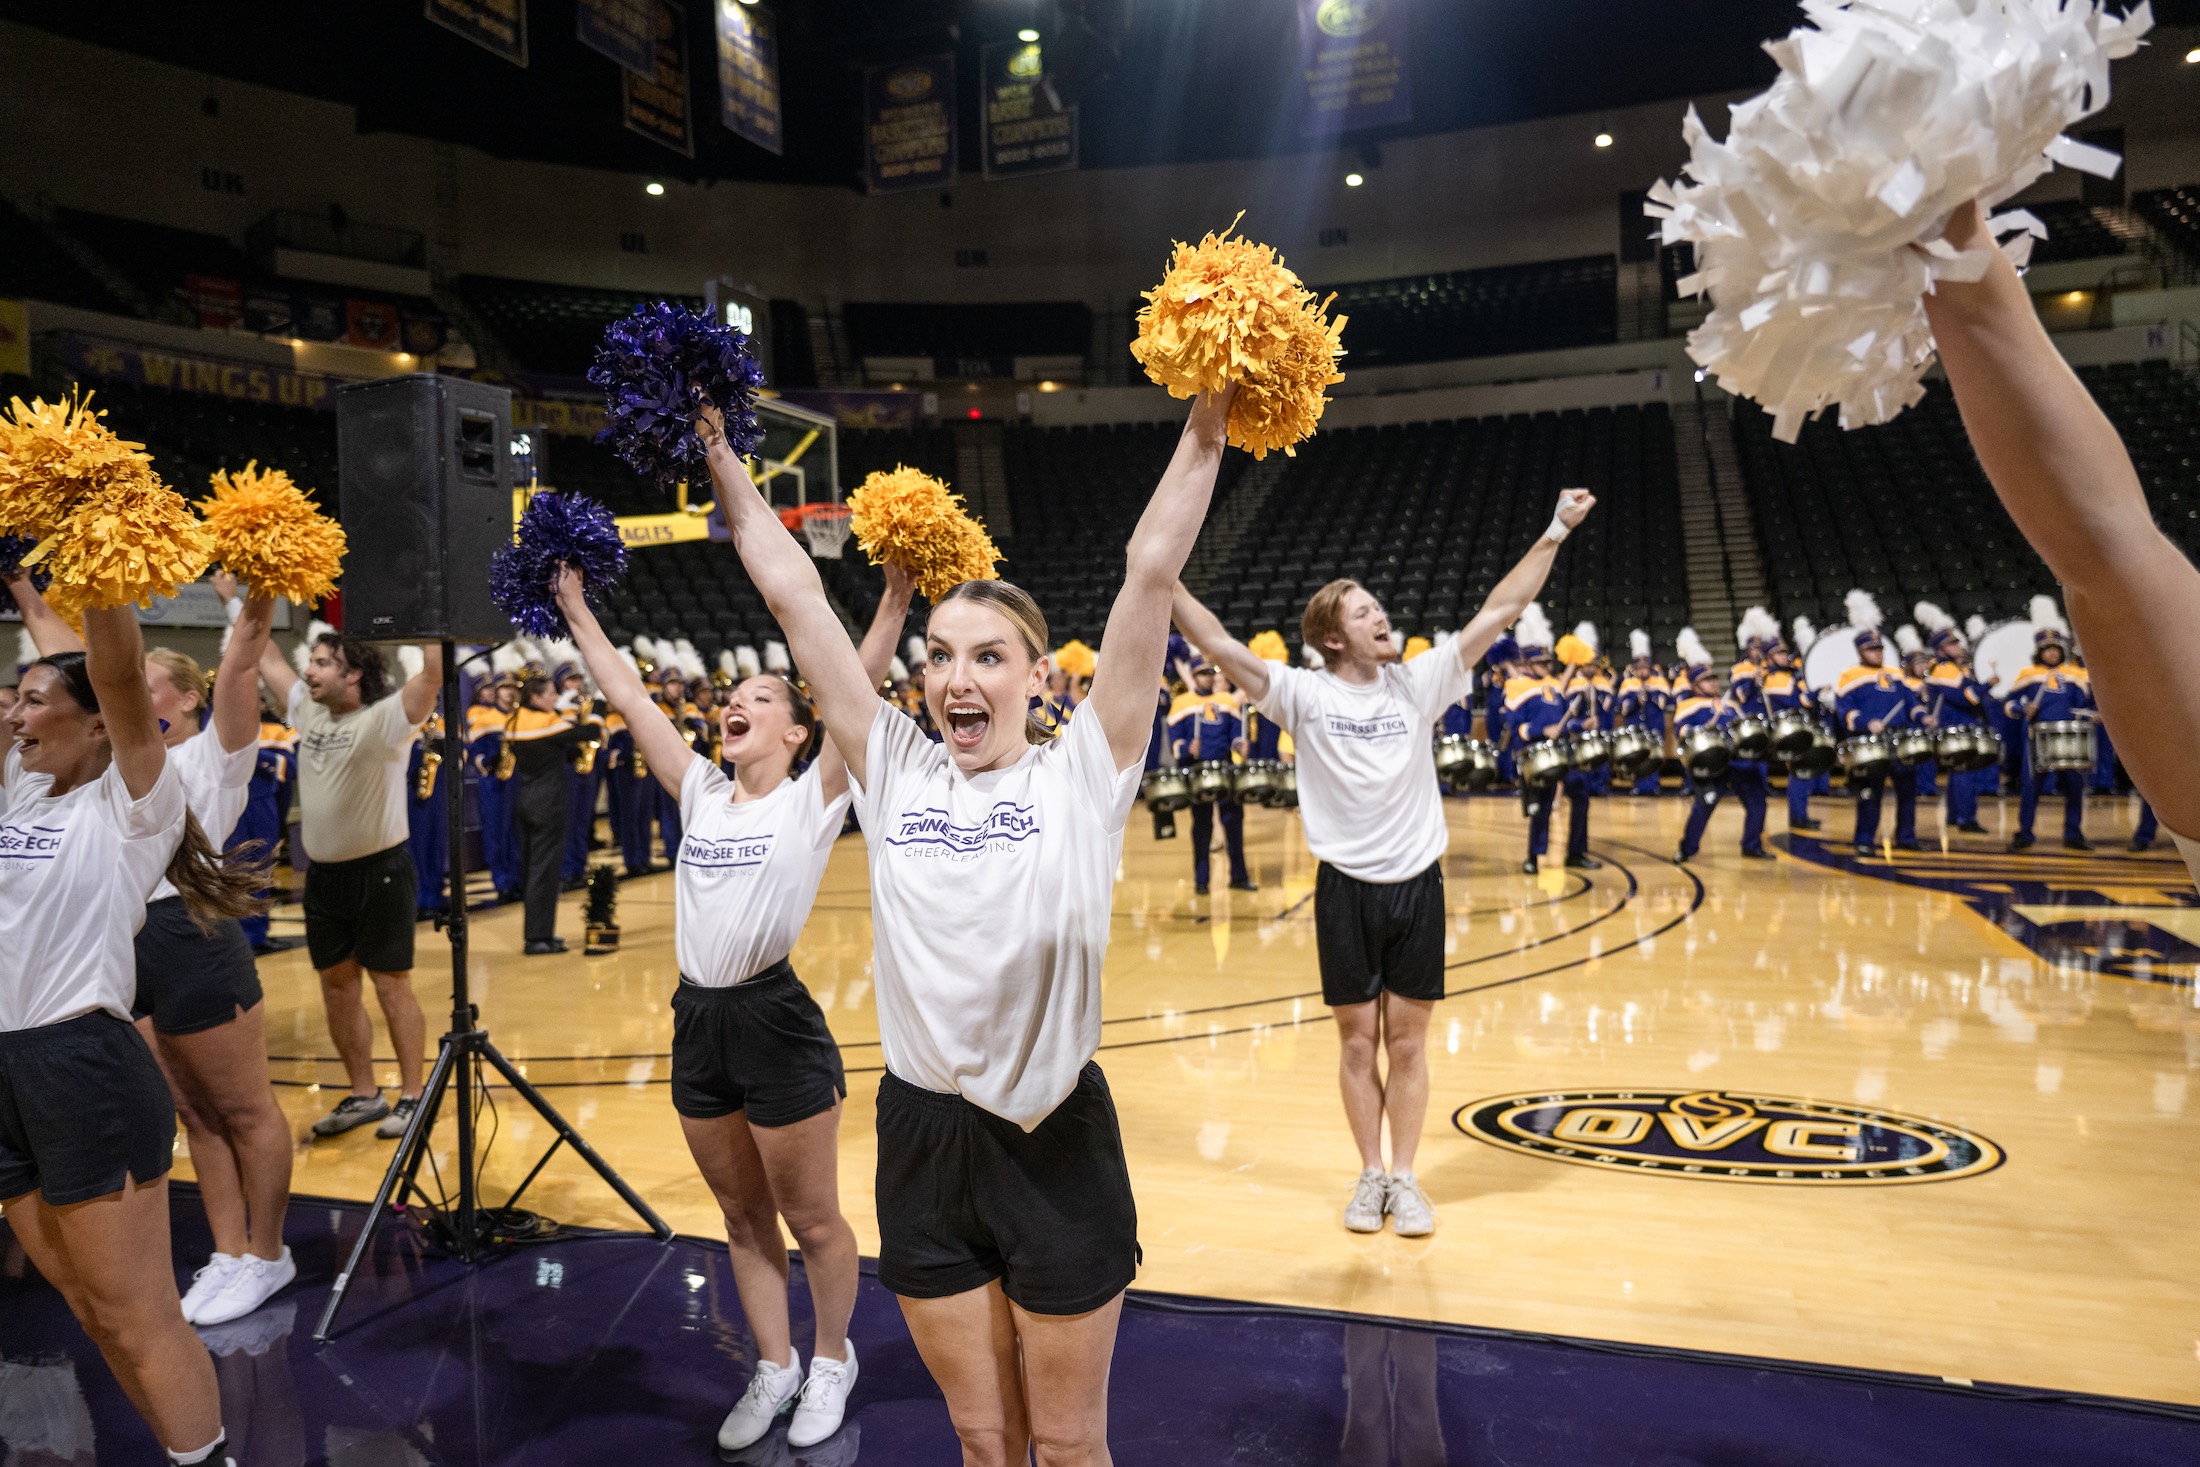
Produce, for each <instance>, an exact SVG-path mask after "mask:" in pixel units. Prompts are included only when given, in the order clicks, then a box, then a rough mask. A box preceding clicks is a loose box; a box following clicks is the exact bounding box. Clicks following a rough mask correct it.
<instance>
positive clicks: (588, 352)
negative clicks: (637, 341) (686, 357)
mask: <svg viewBox="0 0 2200 1467" xmlns="http://www.w3.org/2000/svg"><path fill="white" fill-rule="evenodd" d="M456 285H457V290H458V295H459V298H460V299H461V300H463V301H464V302H465V303H466V305H467V306H468V308H470V309H471V310H472V311H473V312H474V314H475V315H477V316H478V317H480V319H481V321H482V324H484V325H485V326H487V327H488V329H489V330H490V331H491V332H493V333H494V334H495V336H496V339H497V340H498V341H499V342H501V343H503V345H504V346H505V348H506V349H507V350H508V351H510V352H511V353H512V355H513V356H514V357H516V358H517V359H518V360H519V364H520V365H521V366H522V367H524V368H526V369H527V370H529V371H532V372H553V373H557V374H560V375H563V376H568V377H578V376H581V375H583V374H585V373H586V372H587V371H588V367H589V364H590V363H591V362H593V361H594V360H595V359H596V348H597V347H598V346H599V345H601V344H602V342H603V331H604V327H606V326H608V325H610V324H611V323H612V322H613V321H615V320H617V319H618V318H619V317H621V316H625V315H629V314H631V313H632V312H633V310H634V308H635V307H636V306H637V305H643V304H646V303H648V302H651V301H659V300H669V301H676V302H678V303H680V304H682V305H686V306H688V307H690V308H692V309H694V310H701V309H702V308H703V302H702V299H701V298H700V297H696V296H671V295H664V294H661V293H656V292H649V291H634V290H606V289H599V288H597V287H594V286H581V285H550V284H547V283H545V282H543V281H539V280H510V279H506V278H505V277H503V276H498V275H461V276H459V277H458V280H457V282H456Z"/></svg>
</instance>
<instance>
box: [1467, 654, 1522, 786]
mask: <svg viewBox="0 0 2200 1467" xmlns="http://www.w3.org/2000/svg"><path fill="white" fill-rule="evenodd" d="M1518 676H1520V643H1519V642H1517V641H1515V640H1514V639H1513V635H1512V633H1510V632H1501V633H1499V634H1498V638H1497V640H1496V641H1494V642H1492V643H1490V650H1489V652H1488V654H1487V656H1486V658H1485V659H1484V661H1483V664H1482V668H1481V671H1479V672H1477V673H1476V674H1475V678H1474V685H1473V686H1472V687H1471V688H1469V689H1468V691H1467V701H1468V703H1469V704H1470V706H1473V707H1475V708H1477V709H1478V711H1479V716H1480V718H1481V720H1482V729H1481V736H1482V738H1483V739H1485V740H1486V741H1487V742H1488V743H1489V744H1490V745H1491V746H1492V747H1493V748H1495V749H1496V750H1497V782H1498V783H1499V784H1510V783H1512V781H1513V777H1514V774H1515V771H1514V769H1513V756H1512V749H1511V748H1510V747H1508V746H1507V744H1506V743H1505V689H1506V688H1507V687H1509V686H1511V684H1512V680H1513V679H1514V678H1516V677H1518Z"/></svg>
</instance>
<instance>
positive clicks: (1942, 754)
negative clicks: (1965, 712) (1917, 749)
mask: <svg viewBox="0 0 2200 1467" xmlns="http://www.w3.org/2000/svg"><path fill="white" fill-rule="evenodd" d="M1933 759H1934V760H1935V762H1937V763H1938V764H1939V765H1940V767H1941V768H1943V769H1945V770H1947V771H1948V772H1949V773H1950V774H1975V773H1977V772H1978V771H1979V770H1981V769H1994V768H1997V767H1999V766H2000V764H2001V736H2000V735H1999V734H1997V733H1995V732H1994V731H1993V730H1992V729H1990V728H1978V727H1974V726H1969V725H1966V726H1963V727H1958V728H1950V729H1943V730H1942V731H1941V735H1940V739H1939V741H1938V742H1936V743H1935V744H1934V745H1933Z"/></svg>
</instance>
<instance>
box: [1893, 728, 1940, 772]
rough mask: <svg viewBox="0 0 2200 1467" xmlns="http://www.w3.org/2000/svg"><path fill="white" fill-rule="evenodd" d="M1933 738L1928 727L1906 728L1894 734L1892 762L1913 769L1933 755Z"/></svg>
mask: <svg viewBox="0 0 2200 1467" xmlns="http://www.w3.org/2000/svg"><path fill="white" fill-rule="evenodd" d="M1934 746H1935V740H1934V738H1933V731H1932V730H1931V729H1929V728H1906V729H1904V730H1902V732H1900V733H1898V734H1896V735H1895V736H1894V762H1895V763H1897V764H1899V765H1901V766H1902V767H1903V768H1904V769H1915V768H1917V766H1918V765H1920V764H1923V763H1924V762H1925V761H1926V760H1928V759H1930V758H1932V757H1933V749H1934Z"/></svg>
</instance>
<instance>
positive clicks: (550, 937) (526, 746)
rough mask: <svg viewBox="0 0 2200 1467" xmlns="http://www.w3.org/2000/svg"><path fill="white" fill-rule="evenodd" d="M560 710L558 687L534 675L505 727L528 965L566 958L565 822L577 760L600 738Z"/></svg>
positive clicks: (593, 727) (589, 726)
mask: <svg viewBox="0 0 2200 1467" xmlns="http://www.w3.org/2000/svg"><path fill="white" fill-rule="evenodd" d="M557 704H558V688H557V684H555V683H553V682H551V681H550V679H549V678H547V677H545V676H543V675H541V674H540V673H530V674H529V675H528V677H527V679H526V680H525V681H524V682H522V683H521V684H520V686H519V704H518V706H517V707H516V708H514V709H513V710H512V714H511V716H510V717H509V718H507V719H506V720H505V723H504V747H505V749H506V750H507V751H508V752H509V753H510V755H511V760H512V768H513V776H514V777H513V781H512V785H513V790H514V794H515V797H514V799H513V802H512V806H513V812H514V814H515V816H516V817H517V820H518V825H519V840H520V873H521V875H520V880H521V891H522V894H523V898H524V900H525V902H526V904H527V911H526V923H525V927H524V938H525V943H526V947H525V952H526V955H527V956H528V957H531V958H532V957H543V956H547V955H549V954H552V953H562V952H564V951H565V939H564V938H562V937H560V936H558V888H559V887H560V886H561V885H563V877H564V870H565V822H566V820H567V818H568V816H569V814H570V807H571V804H572V791H571V790H570V788H568V783H569V781H570V780H571V779H572V775H573V756H574V754H575V753H577V752H578V751H579V749H580V747H581V745H582V744H584V743H587V742H588V741H589V740H590V739H592V738H594V737H595V736H596V733H597V726H596V724H595V723H593V722H583V721H581V718H580V717H576V716H574V715H571V714H566V713H562V712H560V711H559V710H558V706H557ZM582 717H585V715H582Z"/></svg>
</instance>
